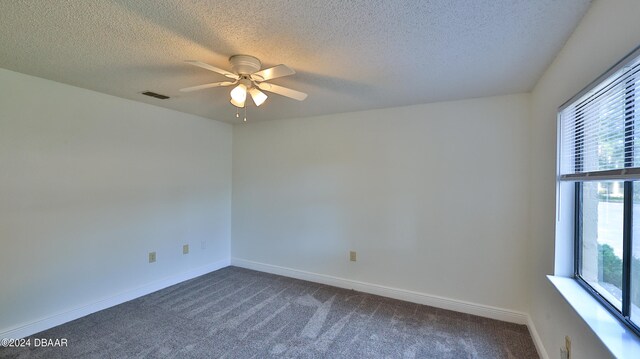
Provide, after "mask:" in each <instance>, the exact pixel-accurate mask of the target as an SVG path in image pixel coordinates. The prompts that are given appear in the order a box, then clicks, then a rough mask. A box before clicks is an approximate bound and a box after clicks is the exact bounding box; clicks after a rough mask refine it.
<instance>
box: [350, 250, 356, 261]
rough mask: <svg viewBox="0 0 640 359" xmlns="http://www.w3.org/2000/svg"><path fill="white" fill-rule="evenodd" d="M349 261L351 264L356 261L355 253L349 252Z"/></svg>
mask: <svg viewBox="0 0 640 359" xmlns="http://www.w3.org/2000/svg"><path fill="white" fill-rule="evenodd" d="M349 260H350V261H352V262H355V261H356V252H355V251H351V252H349Z"/></svg>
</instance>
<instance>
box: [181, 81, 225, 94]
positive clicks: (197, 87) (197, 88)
mask: <svg viewBox="0 0 640 359" xmlns="http://www.w3.org/2000/svg"><path fill="white" fill-rule="evenodd" d="M233 84H235V82H231V81H224V82H212V83H210V84H204V85H198V86H192V87H187V88H183V89H180V90H178V91H180V92H191V91H198V90H204V89H208V88H212V87H220V86H231V85H233Z"/></svg>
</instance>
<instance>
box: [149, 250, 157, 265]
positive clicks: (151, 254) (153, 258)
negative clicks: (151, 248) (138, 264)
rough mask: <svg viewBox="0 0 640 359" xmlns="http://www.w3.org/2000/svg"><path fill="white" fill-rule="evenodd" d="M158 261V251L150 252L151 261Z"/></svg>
mask: <svg viewBox="0 0 640 359" xmlns="http://www.w3.org/2000/svg"><path fill="white" fill-rule="evenodd" d="M155 261H156V252H149V263H153V262H155Z"/></svg>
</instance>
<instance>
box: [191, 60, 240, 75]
mask: <svg viewBox="0 0 640 359" xmlns="http://www.w3.org/2000/svg"><path fill="white" fill-rule="evenodd" d="M185 62H186V63H188V64H191V65H194V66H198V67H202V68H203V69H207V70H209V71H213V72H217V73H219V74H221V75H225V76H226V77H228V78H230V79H234V80H237V79H238V77H239V76H238V75H236V74H233V73H231V72H229V71H226V70H223V69H221V68H218V67H215V66H211V65H209V64H205V63H204V62H200V61H193V60H188V61H185Z"/></svg>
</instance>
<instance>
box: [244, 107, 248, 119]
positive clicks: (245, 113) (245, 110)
mask: <svg viewBox="0 0 640 359" xmlns="http://www.w3.org/2000/svg"><path fill="white" fill-rule="evenodd" d="M244 122H247V106H246V105H245V106H244Z"/></svg>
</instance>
